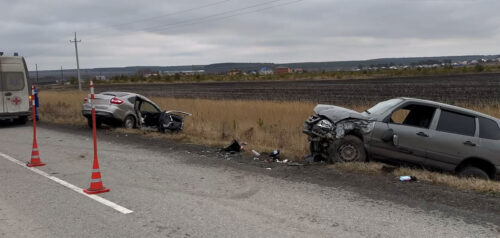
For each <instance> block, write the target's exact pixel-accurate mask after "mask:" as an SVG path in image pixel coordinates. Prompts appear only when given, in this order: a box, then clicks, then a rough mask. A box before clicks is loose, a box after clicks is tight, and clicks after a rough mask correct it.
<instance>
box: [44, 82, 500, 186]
mask: <svg viewBox="0 0 500 238" xmlns="http://www.w3.org/2000/svg"><path fill="white" fill-rule="evenodd" d="M85 96H86V93H82V92H78V91H74V92H68V91H65V92H56V91H43V92H41V93H40V102H41V107H40V114H41V117H42V119H43V120H46V121H51V122H55V123H63V124H71V125H85V124H86V120H85V118H84V117H83V116H82V115H81V111H80V110H81V106H82V103H83V98H84V97H85ZM152 99H153V101H155V102H156V103H158V104H159V105H160V107H161V108H163V109H175V110H182V111H187V112H190V113H193V116H192V117H189V118H187V119H186V121H185V122H186V124H185V130H184V131H183V132H182V133H177V134H161V133H154V132H144V131H140V130H125V129H117V131H119V132H123V133H135V134H147V136H153V137H162V138H164V137H167V138H170V139H173V140H177V141H183V142H191V143H198V144H204V145H210V146H223V145H226V144H228V143H229V142H230V141H231V140H232V139H237V140H239V141H245V142H247V143H248V144H249V145H248V147H247V148H249V149H255V150H257V151H261V152H263V151H271V150H274V149H280V150H281V152H282V154H283V155H284V156H286V157H288V158H290V159H294V160H299V159H301V158H302V157H303V156H304V155H306V154H308V143H307V139H306V136H305V135H304V134H303V133H302V124H303V122H304V120H305V119H306V118H307V117H308V116H309V115H310V114H311V113H312V112H313V111H312V109H313V107H314V106H315V103H312V102H276V101H238V100H208V99H176V98H165V97H153V98H152ZM499 105H500V104H499V103H498V102H496V103H489V104H485V105H461V106H465V107H467V108H471V109H473V110H476V111H480V112H484V113H486V114H489V115H492V116H495V117H500V109H499V108H500V107H499ZM344 106H346V107H349V108H353V109H354V110H358V111H363V110H365V109H366V108H367V107H369V105H344ZM333 167H334V168H336V169H341V170H343V171H350V172H362V173H375V174H379V173H381V170H380V168H381V167H382V164H379V163H350V164H348V163H341V164H336V165H333ZM392 175H394V176H399V175H414V176H417V177H418V179H419V180H422V181H428V182H431V183H435V184H445V185H447V186H452V187H456V188H459V189H465V190H475V191H480V192H495V193H500V182H491V181H482V180H471V179H461V178H457V177H455V176H452V175H447V174H440V173H433V172H429V171H425V170H415V169H407V168H400V169H397V170H395V171H394V172H392Z"/></svg>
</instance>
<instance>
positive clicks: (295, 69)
mask: <svg viewBox="0 0 500 238" xmlns="http://www.w3.org/2000/svg"><path fill="white" fill-rule="evenodd" d="M292 72H294V73H298V74H301V73H304V69H303V68H294V69H293V70H292Z"/></svg>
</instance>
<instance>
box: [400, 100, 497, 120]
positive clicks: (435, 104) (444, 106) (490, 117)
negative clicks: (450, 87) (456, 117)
mask: <svg viewBox="0 0 500 238" xmlns="http://www.w3.org/2000/svg"><path fill="white" fill-rule="evenodd" d="M400 99H402V100H403V101H407V102H408V101H409V102H420V103H425V104H431V105H434V106H437V107H440V108H445V109H449V110H452V111H458V112H463V113H466V114H473V115H476V116H481V117H485V118H488V119H491V120H494V121H496V122H497V123H498V124H499V125H500V119H498V118H496V117H493V116H490V115H487V114H484V113H481V112H478V111H474V110H470V109H467V108H463V107H458V106H453V105H450V104H446V103H441V102H436V101H431V100H426V99H419V98H409V97H400Z"/></svg>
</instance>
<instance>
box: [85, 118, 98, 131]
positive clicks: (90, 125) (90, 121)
mask: <svg viewBox="0 0 500 238" xmlns="http://www.w3.org/2000/svg"><path fill="white" fill-rule="evenodd" d="M87 125H88V126H89V128H90V129H92V119H91V118H89V119H87ZM101 125H102V122H101V121H99V120H96V122H95V128H101Z"/></svg>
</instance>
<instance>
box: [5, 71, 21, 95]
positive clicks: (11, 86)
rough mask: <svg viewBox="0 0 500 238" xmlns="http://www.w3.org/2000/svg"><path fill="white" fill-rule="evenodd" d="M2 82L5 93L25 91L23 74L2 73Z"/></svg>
mask: <svg viewBox="0 0 500 238" xmlns="http://www.w3.org/2000/svg"><path fill="white" fill-rule="evenodd" d="M2 81H3V88H4V90H5V91H19V90H22V89H24V74H23V73H21V72H4V73H2Z"/></svg>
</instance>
